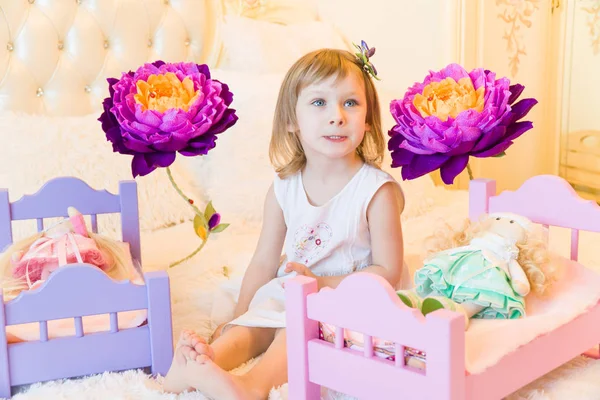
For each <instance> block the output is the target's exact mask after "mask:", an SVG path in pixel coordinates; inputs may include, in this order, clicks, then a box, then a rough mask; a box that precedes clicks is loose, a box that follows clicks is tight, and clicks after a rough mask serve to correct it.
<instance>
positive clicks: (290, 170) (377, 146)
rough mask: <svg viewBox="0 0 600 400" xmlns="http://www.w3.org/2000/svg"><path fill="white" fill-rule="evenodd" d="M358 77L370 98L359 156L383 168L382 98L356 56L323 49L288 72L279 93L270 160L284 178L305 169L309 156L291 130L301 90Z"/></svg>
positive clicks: (305, 57)
mask: <svg viewBox="0 0 600 400" xmlns="http://www.w3.org/2000/svg"><path fill="white" fill-rule="evenodd" d="M349 73H356V74H357V75H358V76H360V77H361V78H362V81H364V83H365V94H366V98H367V117H366V122H367V123H368V124H369V126H370V130H369V131H367V132H365V137H364V138H363V141H362V142H361V143H360V145H359V146H358V148H357V149H356V152H357V154H358V156H359V157H360V158H361V159H362V160H363V161H364V162H365V163H367V164H369V165H372V166H374V167H377V168H380V167H381V163H382V161H383V153H384V151H385V140H384V137H383V132H382V128H381V110H380V107H379V97H378V95H377V90H376V89H375V85H374V84H373V81H372V80H371V77H370V75H369V74H368V73H367V72H366V71H365V70H364V69H363V68H362V64H361V63H360V61H358V60H357V58H356V56H354V55H353V54H352V53H350V52H349V51H346V50H336V49H321V50H316V51H313V52H311V53H308V54H306V55H304V56H303V57H301V58H300V59H299V60H298V61H296V62H295V63H294V65H292V67H291V68H290V69H289V71H288V72H287V74H286V75H285V78H284V79H283V83H282V84H281V87H280V89H279V97H278V98H277V105H276V107H275V117H274V119H273V131H272V134H271V143H270V146H269V158H270V159H271V163H272V164H273V166H274V167H275V170H276V171H277V173H278V174H279V176H280V177H281V178H285V177H287V176H289V175H292V174H294V173H296V172H298V171H300V170H301V169H302V168H304V166H305V165H306V155H305V154H304V149H303V148H302V144H301V142H300V138H299V136H298V133H297V132H289V129H288V127H289V126H290V125H291V126H297V119H296V103H297V102H298V96H299V95H300V92H301V91H302V89H304V88H305V87H307V86H308V85H310V84H312V83H315V82H318V81H321V80H323V79H327V78H329V77H331V76H336V77H337V79H343V78H345V77H346V76H348V74H349Z"/></svg>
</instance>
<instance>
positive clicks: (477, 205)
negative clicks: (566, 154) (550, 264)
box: [469, 175, 600, 260]
mask: <svg viewBox="0 0 600 400" xmlns="http://www.w3.org/2000/svg"><path fill="white" fill-rule="evenodd" d="M494 212H513V213H516V214H520V215H523V216H525V217H527V218H529V219H530V220H531V221H533V222H534V223H538V224H541V225H544V226H546V227H549V226H557V227H562V228H569V229H571V230H572V234H571V259H573V260H577V254H578V245H579V231H591V232H600V206H598V204H597V203H596V202H594V201H592V200H584V199H582V198H581V197H579V195H578V194H577V193H576V192H575V190H574V189H573V187H572V186H571V185H570V184H569V183H568V182H567V181H566V180H565V179H563V178H561V177H559V176H555V175H538V176H535V177H533V178H530V179H528V180H527V181H525V183H523V185H521V187H519V189H517V190H516V191H504V192H502V193H499V194H496V182H495V181H494V180H491V179H475V180H473V181H471V184H470V187H469V218H470V219H471V220H473V221H474V220H477V219H479V218H480V217H481V216H482V215H483V214H486V213H494Z"/></svg>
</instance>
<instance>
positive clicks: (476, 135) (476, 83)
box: [388, 64, 537, 184]
mask: <svg viewBox="0 0 600 400" xmlns="http://www.w3.org/2000/svg"><path fill="white" fill-rule="evenodd" d="M523 89H524V86H522V85H520V84H515V85H512V86H511V85H510V81H509V80H508V79H507V78H500V79H496V74H495V73H493V72H491V71H488V70H483V69H480V68H479V69H474V70H473V71H471V72H470V73H469V72H467V71H466V70H465V69H464V68H462V67H461V66H460V65H457V64H451V65H448V66H447V67H445V68H444V69H442V70H441V71H439V72H433V71H432V72H430V74H429V75H428V76H427V77H426V78H425V80H424V81H423V82H422V83H416V84H415V85H414V86H412V87H411V88H410V89H409V90H408V91H407V92H406V94H405V96H404V98H403V99H402V100H393V101H392V102H391V104H390V112H391V113H392V116H393V117H394V119H395V121H396V125H395V126H394V127H393V128H392V129H391V130H390V131H389V135H390V136H391V139H390V140H389V143H388V148H389V150H390V151H391V154H392V160H393V162H392V167H402V178H403V179H415V178H418V177H420V176H422V175H425V174H427V173H429V172H432V171H434V170H436V169H438V168H439V169H440V172H441V177H442V180H443V181H444V183H446V184H451V183H453V181H454V178H455V177H456V176H457V175H458V174H460V173H461V172H462V171H463V170H464V169H465V168H466V166H467V163H468V162H469V157H470V156H473V157H494V156H501V155H504V152H505V150H506V149H508V148H509V147H510V146H511V145H512V144H513V141H514V140H515V139H516V138H518V137H519V136H521V135H522V134H523V133H525V132H526V131H528V130H529V129H531V128H532V127H533V123H532V122H531V121H519V120H520V119H521V118H523V117H524V116H525V115H526V114H527V113H528V112H529V111H530V110H531V108H532V107H533V106H534V105H535V104H537V100H535V99H523V100H520V101H519V102H517V103H515V101H516V100H517V98H518V97H519V96H520V95H521V92H522V91H523Z"/></svg>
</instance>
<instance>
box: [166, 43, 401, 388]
mask: <svg viewBox="0 0 600 400" xmlns="http://www.w3.org/2000/svg"><path fill="white" fill-rule="evenodd" d="M372 54H373V51H372V50H371V51H370V52H369V53H368V55H369V56H372ZM363 55H364V53H363ZM362 60H363V61H361V58H360V57H357V56H355V55H353V54H351V53H350V52H347V51H339V50H330V49H324V50H319V51H315V52H312V53H309V54H307V55H305V56H303V57H302V58H300V59H299V60H298V61H297V62H296V63H295V64H294V65H293V66H292V67H291V69H290V70H289V71H288V73H287V74H286V76H285V79H284V81H283V83H282V86H281V88H280V91H279V98H278V100H277V106H276V110H275V119H274V124H273V132H272V137H271V145H270V156H271V161H272V163H273V164H274V165H275V167H276V170H277V173H278V175H277V177H276V178H275V180H274V182H273V185H272V186H271V188H270V189H269V191H268V193H267V196H266V200H265V206H264V221H263V227H262V232H261V235H260V238H259V242H258V246H257V249H256V251H255V253H254V256H253V258H252V260H251V262H250V265H249V267H248V269H247V271H246V274H245V276H244V279H243V283H242V288H241V292H240V296H239V300H238V303H237V307H236V310H235V314H234V315H235V319H234V320H233V321H230V322H228V323H227V324H224V325H223V326H219V327H218V328H217V330H216V331H215V333H214V335H213V340H214V342H213V343H212V344H211V345H208V344H206V342H204V340H202V339H201V338H200V337H199V336H198V335H196V334H194V333H192V332H189V331H186V332H183V333H182V336H181V338H180V340H179V343H178V345H177V348H176V351H175V357H174V360H173V363H172V365H171V369H170V371H169V373H168V374H167V377H166V380H165V385H164V388H165V390H166V391H169V392H181V391H184V390H187V389H191V388H193V389H196V390H198V391H200V392H202V393H203V394H204V395H206V396H207V397H210V398H215V399H225V400H226V399H266V398H267V397H268V394H269V391H270V390H271V388H273V387H277V386H279V385H281V384H283V383H285V382H287V358H286V348H285V343H286V339H285V296H284V293H285V292H284V284H285V282H286V281H287V280H288V279H290V278H291V277H293V276H296V275H305V276H310V277H315V278H316V279H317V282H318V286H319V288H323V287H326V286H327V287H336V286H337V285H338V284H339V283H340V282H341V281H342V279H344V277H345V276H347V275H348V274H351V273H353V272H356V271H367V272H371V273H374V274H378V275H381V276H383V277H384V278H385V279H387V280H388V282H389V283H390V284H391V285H392V286H394V287H396V286H397V284H398V282H399V280H400V277H401V273H402V269H403V242H402V229H401V225H400V214H401V212H402V210H403V207H404V198H403V195H402V192H401V190H400V188H399V185H398V183H397V182H396V181H395V180H394V179H393V178H392V177H391V176H390V175H389V174H387V173H385V172H383V171H382V170H380V169H379V166H380V164H381V161H382V158H383V152H384V148H385V141H384V137H383V134H382V130H381V123H380V109H379V100H378V97H377V92H376V90H375V87H374V85H373V82H372V78H371V76H370V72H372V71H373V70H372V69H370V68H369V65H370V64H368V65H365V64H366V63H365V62H364V58H362ZM284 241H285V247H284V252H285V256H286V258H287V260H286V261H284V262H283V263H281V262H280V255H281V251H282V247H283V246H284ZM357 296H360V293H357ZM262 353H264V355H263V356H262V358H261V359H260V360H259V361H258V363H257V364H256V365H255V366H254V367H253V368H252V369H251V370H250V371H248V372H247V373H246V374H245V375H242V376H234V375H231V374H229V373H228V372H226V371H228V370H231V369H233V368H235V367H237V366H239V365H240V364H242V363H244V362H246V361H248V360H250V359H252V358H254V357H256V356H258V355H260V354H262Z"/></svg>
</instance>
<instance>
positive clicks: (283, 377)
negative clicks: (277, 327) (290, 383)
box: [185, 330, 287, 400]
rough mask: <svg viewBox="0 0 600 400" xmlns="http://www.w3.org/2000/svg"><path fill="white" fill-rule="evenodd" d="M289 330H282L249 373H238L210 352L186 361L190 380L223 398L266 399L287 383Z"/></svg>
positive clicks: (199, 389)
mask: <svg viewBox="0 0 600 400" xmlns="http://www.w3.org/2000/svg"><path fill="white" fill-rule="evenodd" d="M285 338H286V336H285V330H282V331H280V332H279V333H278V334H277V335H276V337H275V339H274V340H273V343H272V344H271V346H269V348H268V350H267V351H266V352H265V354H264V355H263V357H262V358H261V359H260V360H259V361H258V363H257V364H256V365H255V366H254V367H253V368H252V369H251V370H250V371H248V372H247V373H246V374H245V375H242V376H235V375H232V374H230V373H228V372H227V371H225V370H223V369H222V368H220V367H219V366H218V365H217V364H216V363H215V362H213V361H212V360H211V359H210V358H209V357H207V356H206V355H204V354H202V355H198V356H197V357H196V359H195V360H189V361H188V362H187V364H186V371H185V376H186V378H187V381H186V383H187V384H188V385H189V386H191V387H193V388H195V389H197V390H198V391H200V392H201V393H202V394H204V395H205V396H207V397H210V398H214V399H219V400H221V399H222V400H265V399H267V398H268V396H269V392H270V391H271V388H273V387H277V386H280V385H282V384H284V383H285V382H287V353H286V339H285Z"/></svg>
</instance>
